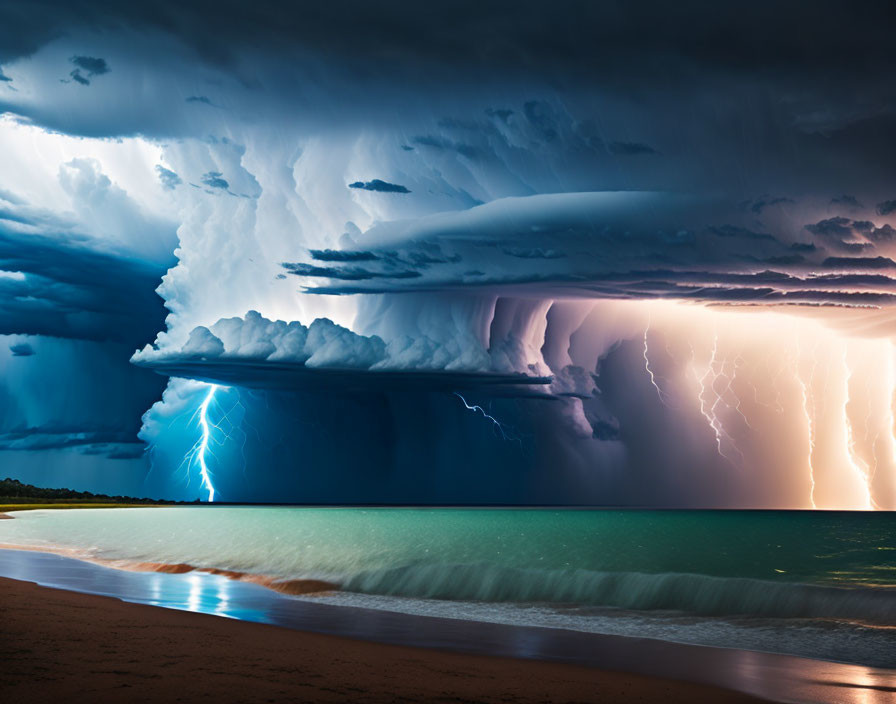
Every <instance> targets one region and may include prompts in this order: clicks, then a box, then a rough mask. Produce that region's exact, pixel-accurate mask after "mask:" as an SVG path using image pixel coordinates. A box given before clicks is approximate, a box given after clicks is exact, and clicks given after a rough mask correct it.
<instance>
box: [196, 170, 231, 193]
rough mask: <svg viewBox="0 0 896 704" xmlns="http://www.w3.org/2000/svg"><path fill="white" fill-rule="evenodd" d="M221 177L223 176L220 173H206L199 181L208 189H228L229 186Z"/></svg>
mask: <svg viewBox="0 0 896 704" xmlns="http://www.w3.org/2000/svg"><path fill="white" fill-rule="evenodd" d="M222 176H223V174H222V173H221V172H220V171H208V172H206V173H204V174H202V178H201V179H200V180H201V181H202V183H204V184H205V185H206V186H208V187H209V188H221V189H227V188H230V184H229V183H227V181H225V180H224V179H223V178H222Z"/></svg>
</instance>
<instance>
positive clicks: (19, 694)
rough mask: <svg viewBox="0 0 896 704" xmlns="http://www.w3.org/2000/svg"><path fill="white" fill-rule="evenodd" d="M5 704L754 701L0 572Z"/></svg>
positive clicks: (0, 671)
mask: <svg viewBox="0 0 896 704" xmlns="http://www.w3.org/2000/svg"><path fill="white" fill-rule="evenodd" d="M0 621H2V623H3V629H2V635H0V662H2V663H3V666H2V668H0V694H2V696H3V699H4V700H5V701H68V702H103V701H123V700H127V701H153V702H160V701H197V700H206V699H207V700H210V701H211V700H213V701H216V702H273V701H276V702H310V701H314V702H338V701H364V702H393V701H428V702H654V701H664V702H670V703H671V702H688V703H689V704H699V703H701V702H706V703H709V702H755V701H760V700H758V699H755V698H753V697H749V696H746V695H743V694H738V693H734V692H728V691H725V690H721V689H717V688H714V687H710V686H705V685H698V684H690V683H684V682H676V681H672V680H665V679H659V678H652V677H644V676H637V675H630V674H622V673H615V672H606V671H602V670H598V669H593V668H587V667H577V666H572V665H563V664H555V663H546V662H534V661H525V660H514V659H508V658H498V657H484V656H472V655H460V654H455V653H445V652H440V651H434V650H427V649H417V648H405V647H398V646H391V645H380V644H375V643H368V642H362V641H356V640H351V639H346V638H338V637H334V636H325V635H316V634H309V633H303V632H300V631H294V630H291V629H286V628H280V627H277V626H268V625H263V624H257V623H248V622H243V621H236V620H233V619H225V618H220V617H216V616H209V615H205V614H195V613H189V612H181V611H173V610H169V609H161V608H157V607H153V606H145V605H140V604H130V603H126V602H122V601H119V600H117V599H113V598H109V597H100V596H93V595H87V594H79V593H75V592H68V591H62V590H57V589H49V588H46V587H41V586H38V585H35V584H32V583H29V582H21V581H16V580H9V579H0Z"/></svg>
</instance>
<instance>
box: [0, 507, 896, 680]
mask: <svg viewBox="0 0 896 704" xmlns="http://www.w3.org/2000/svg"><path fill="white" fill-rule="evenodd" d="M0 543H13V544H18V545H28V546H35V547H51V546H52V547H63V548H69V549H72V550H74V551H75V552H76V553H77V554H81V555H84V556H89V557H93V558H99V559H103V560H113V561H115V560H122V561H139V562H160V563H187V564H189V565H193V566H196V567H203V568H218V569H229V570H235V571H240V572H248V573H255V574H261V575H271V576H275V577H278V578H282V579H309V578H313V579H324V580H327V581H331V582H334V583H337V584H339V585H340V587H341V591H340V592H338V593H336V594H332V595H328V596H323V597H303V598H305V599H307V600H315V601H321V600H325V601H326V602H328V603H331V604H343V605H351V606H363V607H366V608H373V609H381V610H391V611H402V612H406V613H414V614H425V615H433V616H441V617H447V618H462V619H466V620H474V621H484V622H492V623H506V624H524V625H532V626H550V627H555V628H563V629H567V630H573V631H584V632H590V633H608V634H617V635H636V636H646V637H651V638H657V639H660V640H668V641H678V642H686V643H696V644H704V645H714V646H721V647H738V648H747V649H753V650H760V651H770V652H782V653H790V654H795V655H802V656H806V657H812V658H819V659H825V660H832V661H840V662H850V663H856V664H863V665H869V666H876V667H886V668H893V667H896V629H894V628H893V627H894V626H896V516H894V515H892V514H881V513H873V514H872V513H829V512H825V513H812V512H725V511H570V510H500V509H499V510H494V509H308V508H267V507H264V508H260V507H246V508H238V507H237V508H234V507H173V508H146V509H127V510H114V511H112V510H99V509H98V510H83V511H35V512H27V513H25V512H23V513H19V514H16V520H14V521H4V522H3V523H2V524H0Z"/></svg>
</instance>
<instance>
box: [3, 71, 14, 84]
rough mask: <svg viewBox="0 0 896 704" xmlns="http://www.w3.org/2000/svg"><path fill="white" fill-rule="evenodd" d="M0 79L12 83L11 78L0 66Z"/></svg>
mask: <svg viewBox="0 0 896 704" xmlns="http://www.w3.org/2000/svg"><path fill="white" fill-rule="evenodd" d="M0 81H3V82H4V83H12V79H11V78H10V77H9V76H7V75H6V74H5V73H3V69H2V68H0Z"/></svg>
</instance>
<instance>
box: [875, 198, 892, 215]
mask: <svg viewBox="0 0 896 704" xmlns="http://www.w3.org/2000/svg"><path fill="white" fill-rule="evenodd" d="M893 213H896V200H885V201H884V202H883V203H878V204H877V214H878V215H892V214H893Z"/></svg>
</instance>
